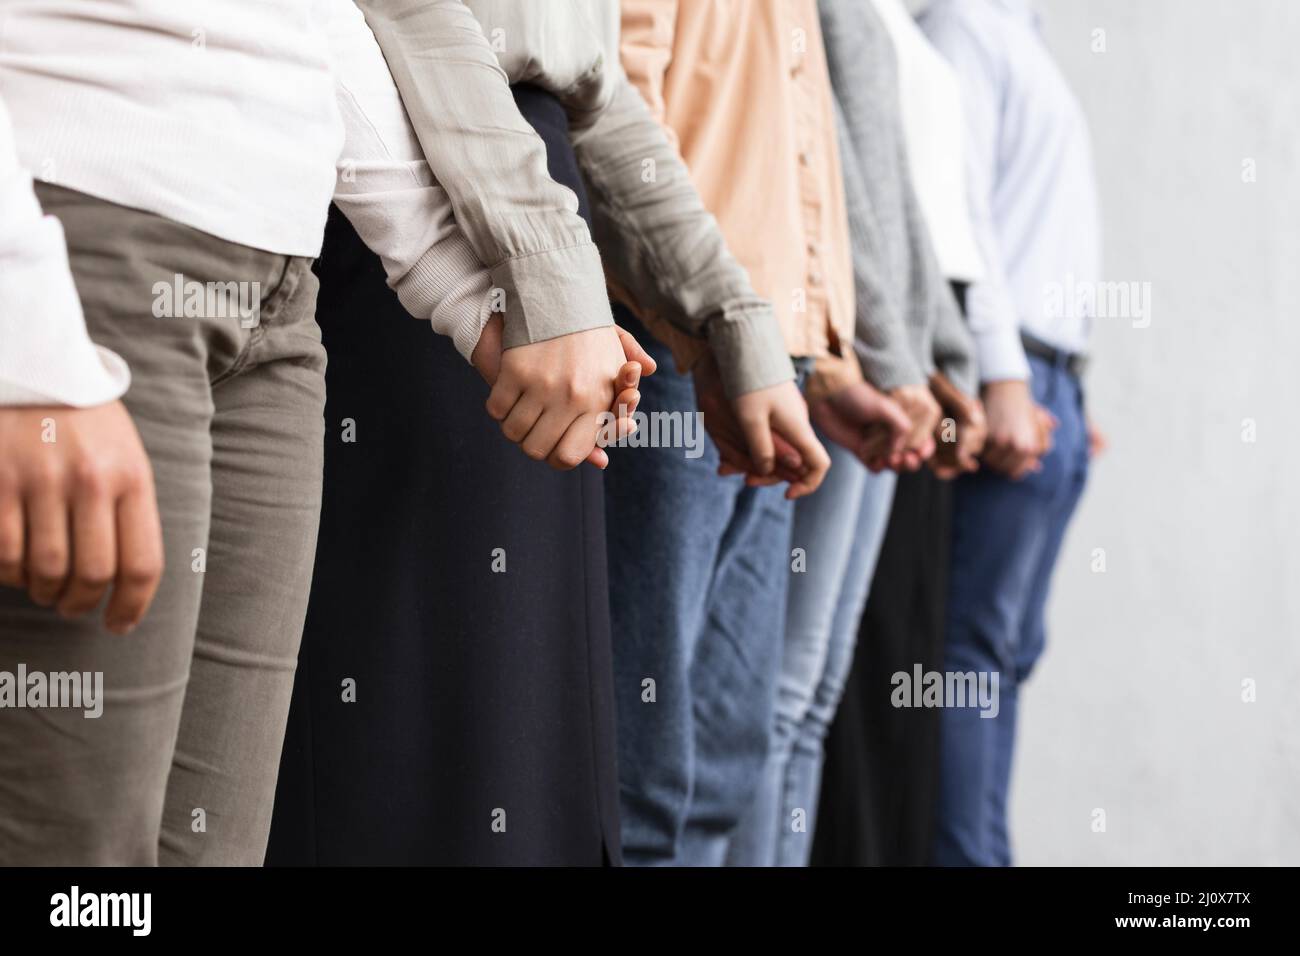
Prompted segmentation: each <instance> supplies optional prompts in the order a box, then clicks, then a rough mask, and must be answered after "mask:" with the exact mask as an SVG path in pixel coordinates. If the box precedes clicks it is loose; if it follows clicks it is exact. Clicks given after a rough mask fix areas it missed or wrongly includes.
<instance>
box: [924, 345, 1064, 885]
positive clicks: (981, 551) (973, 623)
mask: <svg viewBox="0 0 1300 956" xmlns="http://www.w3.org/2000/svg"><path fill="white" fill-rule="evenodd" d="M1029 364H1030V367H1031V369H1032V372H1033V380H1032V385H1033V392H1034V398H1035V400H1036V401H1038V403H1039V404H1041V405H1043V406H1045V407H1047V408H1048V409H1050V410H1051V412H1052V414H1054V415H1055V416H1056V417H1057V418H1058V419H1059V420H1060V423H1061V424H1060V427H1059V428H1057V430H1056V433H1055V435H1054V446H1053V448H1052V450H1051V452H1049V453H1048V454H1047V455H1046V456H1045V457H1044V458H1043V468H1042V470H1041V471H1040V472H1038V473H1036V474H1031V475H1029V476H1028V477H1026V478H1024V479H1022V480H1021V481H1018V482H1017V481H1011V480H1009V479H1007V478H1004V477H1002V476H1000V475H996V474H993V473H992V472H989V471H986V470H981V471H979V472H977V473H975V474H974V475H969V476H965V477H962V478H959V479H958V481H957V488H956V497H955V501H954V507H953V538H952V565H951V576H950V584H949V586H950V589H951V590H950V594H949V601H948V635H947V637H948V646H947V651H946V664H945V669H946V670H947V671H948V672H953V671H961V672H967V671H975V672H977V673H978V672H988V673H993V672H997V673H998V675H999V682H1000V685H999V708H998V713H997V716H996V717H992V718H988V717H983V716H981V714H980V710H979V709H978V708H976V707H973V706H971V707H964V708H951V709H947V710H945V711H944V712H943V719H942V727H943V730H942V744H941V771H940V791H939V819H938V828H937V832H936V835H935V846H934V862H935V863H937V864H939V865H941V866H1009V865H1010V864H1011V849H1010V842H1009V840H1008V837H1007V791H1008V789H1009V786H1010V780H1011V755H1012V751H1013V749H1014V746H1015V734H1016V709H1017V700H1018V697H1019V690H1020V685H1021V684H1023V683H1024V681H1025V679H1026V678H1027V677H1028V676H1029V673H1030V671H1031V670H1032V669H1033V667H1034V663H1035V662H1036V661H1037V660H1038V657H1039V655H1040V654H1041V653H1042V651H1043V644H1044V640H1045V631H1044V609H1045V607H1046V604H1047V593H1048V586H1049V584H1050V582H1051V577H1052V569H1053V566H1054V565H1055V564H1056V558H1057V554H1058V553H1059V552H1060V549H1061V541H1062V539H1063V538H1064V537H1065V530H1066V527H1067V525H1068V524H1069V522H1070V518H1071V516H1072V515H1073V514H1074V510H1075V506H1076V505H1077V504H1078V502H1079V497H1080V495H1081V494H1082V493H1083V487H1084V484H1085V482H1086V480H1087V476H1088V435H1087V427H1086V424H1085V421H1084V412H1083V391H1082V389H1081V387H1080V384H1079V381H1078V379H1077V378H1075V377H1074V376H1073V375H1072V374H1070V373H1069V372H1068V371H1066V370H1065V369H1064V368H1061V367H1056V366H1054V365H1052V364H1051V363H1050V362H1047V361H1045V360H1043V359H1040V358H1038V357H1037V356H1030V358H1029Z"/></svg>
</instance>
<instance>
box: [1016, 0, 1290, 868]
mask: <svg viewBox="0 0 1300 956" xmlns="http://www.w3.org/2000/svg"><path fill="white" fill-rule="evenodd" d="M1040 9H1041V10H1042V13H1043V16H1044V21H1045V25H1046V32H1047V37H1048V42H1049V44H1050V45H1051V47H1052V48H1053V50H1054V51H1055V52H1056V55H1057V57H1058V59H1059V61H1060V62H1061V64H1062V66H1063V68H1064V70H1065V71H1066V74H1067V75H1068V76H1069V78H1070V79H1071V81H1072V83H1073V85H1074V87H1075V89H1076V90H1077V91H1078V93H1079V96H1080V98H1081V99H1082V101H1083V104H1084V107H1085V109H1086V110H1087V113H1088V116H1089V118H1090V120H1091V122H1092V129H1093V138H1094V140H1095V147H1096V154H1097V165H1098V177H1099V179H1100V183H1101V192H1102V201H1103V211H1104V214H1105V223H1106V226H1105V239H1106V277H1107V278H1108V279H1110V280H1133V281H1139V282H1150V283H1151V290H1152V320H1151V324H1150V327H1148V328H1134V327H1133V326H1132V323H1131V322H1127V321H1124V320H1107V321H1102V322H1100V323H1099V327H1098V328H1097V331H1096V336H1095V340H1094V341H1095V356H1096V361H1095V363H1094V367H1093V369H1092V371H1091V372H1090V374H1089V377H1088V383H1087V384H1088V390H1089V398H1090V402H1091V406H1092V411H1093V416H1094V418H1095V419H1096V420H1097V421H1098V422H1099V423H1101V424H1102V425H1103V426H1104V428H1105V430H1106V431H1107V432H1108V433H1109V436H1110V438H1111V442H1112V448H1111V451H1110V453H1109V454H1108V455H1107V456H1106V457H1105V458H1103V459H1102V460H1100V461H1099V462H1097V466H1096V468H1095V470H1094V472H1093V478H1092V483H1091V486H1090V488H1089V490H1088V493H1087V495H1086V497H1085V500H1084V503H1083V506H1082V509H1081V511H1080V513H1079V515H1078V518H1077V520H1076V522H1075V524H1074V527H1073V529H1072V531H1071V533H1070V535H1069V538H1068V540H1067V542H1066V545H1065V549H1064V553H1063V555H1062V558H1061V563H1060V566H1059V569H1058V573H1057V578H1056V586H1055V593H1054V598H1053V601H1052V604H1051V610H1050V636H1049V642H1048V651H1047V654H1046V656H1045V658H1044V659H1043V662H1042V664H1041V667H1040V669H1039V671H1038V672H1037V674H1036V675H1035V677H1034V678H1033V680H1031V682H1030V684H1029V686H1028V688H1027V689H1026V692H1025V702H1024V705H1023V706H1022V711H1021V712H1022V715H1023V728H1022V729H1023V733H1022V736H1021V744H1022V746H1021V750H1020V752H1019V755H1018V761H1019V762H1018V764H1017V767H1016V776H1015V782H1014V787H1013V794H1012V816H1013V830H1014V836H1015V840H1016V848H1017V851H1018V855H1019V861H1020V862H1022V863H1026V864H1058V863H1074V864H1138V863H1155V864H1229V863H1237V864H1281V863H1289V864H1297V863H1300V699H1298V697H1297V691H1298V690H1300V627H1298V623H1300V557H1297V547H1298V546H1297V540H1298V539H1300V444H1298V443H1297V442H1296V440H1295V437H1294V436H1292V435H1289V434H1288V433H1287V428H1288V427H1291V426H1290V425H1288V422H1292V421H1294V420H1295V419H1296V417H1297V415H1300V409H1298V408H1297V404H1296V397H1297V394H1298V393H1300V389H1297V386H1296V384H1295V379H1296V374H1297V373H1296V369H1297V365H1298V362H1300V291H1298V290H1300V222H1298V221H1297V219H1298V218H1300V65H1298V64H1297V60H1300V3H1297V2H1295V0H1042V2H1041V3H1040ZM1097 29H1101V30H1104V31H1105V52H1094V51H1093V49H1092V47H1093V45H1094V43H1095V41H1096V35H1095V34H1094V30H1097ZM1247 160H1250V161H1253V164H1254V170H1255V176H1256V181H1255V182H1253V183H1247V182H1243V164H1244V162H1245V161H1247ZM1247 419H1249V420H1252V421H1253V423H1254V427H1255V429H1256V433H1255V441H1254V442H1248V441H1243V434H1245V430H1246V429H1249V427H1250V425H1249V424H1248V423H1247V424H1243V423H1244V422H1245V420H1247ZM1095 548H1103V549H1104V550H1105V561H1106V570H1105V572H1104V573H1095V572H1094V571H1093V570H1092V567H1091V566H1092V563H1093V549H1095ZM1247 678H1249V679H1253V680H1254V681H1255V682H1256V685H1257V698H1258V699H1257V701H1256V702H1255V703H1244V702H1243V701H1242V682H1243V680H1245V679H1247ZM1094 808H1102V809H1104V810H1105V812H1106V832H1104V833H1094V832H1092V829H1091V822H1092V817H1091V814H1092V811H1093V810H1094Z"/></svg>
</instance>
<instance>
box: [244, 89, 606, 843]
mask: <svg viewBox="0 0 1300 956" xmlns="http://www.w3.org/2000/svg"><path fill="white" fill-rule="evenodd" d="M515 95H516V101H517V102H518V103H519V105H520V108H521V110H523V112H524V115H525V116H526V117H527V118H528V119H529V121H530V122H532V123H533V125H534V127H535V128H536V129H537V131H538V132H539V133H540V134H541V136H542V137H543V139H544V140H545V141H546V144H547V149H548V157H549V164H550V172H551V175H552V177H554V178H555V179H556V180H557V181H558V182H561V183H563V184H565V185H568V186H570V187H571V188H573V189H574V191H575V192H576V193H577V194H578V196H579V198H580V200H581V201H582V211H583V215H584V216H585V215H586V214H587V213H586V202H585V196H584V193H583V188H582V183H581V180H580V178H579V176H578V172H577V165H576V161H575V159H574V156H573V150H572V147H571V146H570V142H569V134H568V127H567V122H566V118H565V114H564V111H563V109H562V108H561V107H560V105H559V103H558V101H556V100H555V99H554V98H553V97H551V96H549V95H548V94H545V93H543V92H541V91H538V90H535V89H529V88H519V89H517V90H516V94H515ZM317 274H318V275H319V277H320V281H321V288H320V298H319V306H318V316H317V317H318V320H319V322H320V326H321V329H322V333H323V336H324V340H325V345H326V348H327V351H328V353H329V368H328V372H327V375H326V383H327V388H328V400H327V403H326V407H325V417H326V421H325V427H326V440H325V488H324V502H323V506H322V515H321V529H320V543H319V546H318V549H317V554H316V567H315V578H314V581H313V583H312V593H311V603H310V607H309V610H308V614H307V623H306V629H305V632H304V634H303V642H302V650H301V654H300V657H299V663H298V673H297V678H296V681H295V686H294V693H293V704H292V708H291V712H290V717H289V726H288V731H287V736H286V739H285V746H284V753H283V757H282V760H281V767H280V780H279V786H278V790H277V793H276V803H275V815H274V820H273V823H272V828H271V838H270V847H269V849H268V852H267V863H268V865H292V864H298V865H303V864H324V865H330V864H451V865H466V864H467V865H477V864H518V865H534V864H567V865H600V864H602V863H617V862H619V859H620V855H619V849H618V818H617V777H616V773H615V764H614V761H615V747H614V736H613V734H614V711H613V702H612V677H611V664H610V636H609V609H608V593H607V586H606V576H605V525H604V505H603V495H604V492H603V486H602V483H601V475H600V473H599V472H597V471H596V470H595V469H594V468H592V467H591V466H589V465H583V466H582V467H580V468H579V469H577V470H576V471H572V472H567V473H560V472H555V471H552V470H551V469H549V468H548V467H547V466H546V465H544V464H540V463H535V462H532V461H530V460H529V459H528V458H526V457H525V456H524V454H523V453H522V452H521V451H520V450H519V449H518V447H516V446H514V445H512V444H510V443H509V442H508V441H506V439H505V438H504V437H503V436H502V435H501V433H500V429H499V427H498V426H497V424H496V423H495V422H494V421H492V420H491V419H490V418H489V417H488V415H487V413H486V412H485V410H484V401H485V400H486V398H487V394H488V389H487V386H486V385H485V384H484V383H483V381H482V380H481V379H480V378H479V376H478V374H477V373H476V372H475V371H474V370H473V369H472V368H470V366H469V365H468V364H467V363H466V362H465V360H464V359H463V358H461V357H460V355H459V354H458V353H457V352H456V350H455V348H454V347H453V345H452V343H451V342H450V340H448V339H446V338H444V337H441V336H437V335H435V334H433V333H432V332H431V331H430V329H429V326H428V323H427V322H424V321H419V320H416V319H414V318H412V317H411V316H410V315H409V314H407V313H406V312H405V311H404V310H403V308H402V306H401V305H400V304H399V302H398V300H397V297H396V295H395V294H394V293H393V292H392V291H391V290H390V289H389V288H388V287H387V285H386V283H385V277H384V272H383V269H382V267H381V266H380V263H379V260H378V258H377V257H376V256H375V255H374V254H373V253H371V252H370V251H369V250H368V249H366V248H365V246H364V245H363V244H362V243H361V241H360V239H359V238H358V236H357V234H356V233H355V231H354V230H353V229H352V227H351V226H350V225H349V223H348V222H347V221H346V219H344V217H343V216H342V215H340V214H339V213H338V212H337V210H331V215H330V219H329V225H328V228H327V231H326V237H325V246H324V251H323V253H322V255H321V258H320V260H319V262H318V263H317Z"/></svg>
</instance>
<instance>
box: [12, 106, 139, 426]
mask: <svg viewBox="0 0 1300 956" xmlns="http://www.w3.org/2000/svg"><path fill="white" fill-rule="evenodd" d="M130 383H131V374H130V372H129V371H128V370H127V367H126V363H125V362H124V361H122V359H121V358H119V357H118V356H117V355H116V354H115V353H113V352H110V351H109V350H108V349H105V348H99V347H97V346H96V345H95V344H94V343H93V342H91V341H90V336H89V335H87V334H86V321H85V318H84V317H83V316H82V314H81V300H80V299H79V298H78V297H77V289H76V286H74V285H73V282H72V272H71V270H70V269H69V267H68V249H67V246H66V244H65V243H64V239H63V228H62V227H61V226H60V225H59V221H58V220H57V219H55V218H54V217H53V216H46V215H44V214H42V212H41V206H40V203H39V202H37V200H36V194H35V192H33V190H32V177H31V176H30V175H29V174H28V172H27V171H26V170H25V169H23V168H22V166H21V165H20V164H19V162H18V155H17V150H16V149H15V145H14V135H13V130H12V128H11V126H10V122H9V113H8V111H7V110H6V109H5V106H4V103H3V102H2V101H0V406H5V405H75V406H79V407H86V406H89V405H100V404H102V403H104V402H109V401H112V400H113V399H115V398H120V397H121V395H122V393H123V392H125V391H126V389H127V386H128V385H130Z"/></svg>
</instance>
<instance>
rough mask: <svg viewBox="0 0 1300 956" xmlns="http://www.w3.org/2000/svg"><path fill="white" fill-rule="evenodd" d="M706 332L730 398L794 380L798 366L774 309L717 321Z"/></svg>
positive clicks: (742, 313)
mask: <svg viewBox="0 0 1300 956" xmlns="http://www.w3.org/2000/svg"><path fill="white" fill-rule="evenodd" d="M706 331H707V335H708V339H709V347H710V348H711V349H712V350H713V355H714V357H715V358H716V360H717V363H718V371H719V373H720V374H721V376H722V388H723V391H724V392H725V393H726V395H727V397H728V398H736V397H737V396H739V395H744V394H745V393H746V392H756V391H758V390H759V389H760V388H770V387H771V386H773V385H780V384H781V383H782V382H790V381H793V380H794V363H792V362H791V361H790V355H789V353H788V352H787V351H786V346H785V338H784V337H783V336H782V335H781V329H780V327H779V326H778V325H777V323H776V317H775V316H774V315H773V314H772V310H771V309H770V308H763V309H755V310H749V311H746V312H741V313H737V314H732V315H724V316H721V317H719V318H715V319H714V320H713V321H711V322H709V323H708V325H707V326H706Z"/></svg>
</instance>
